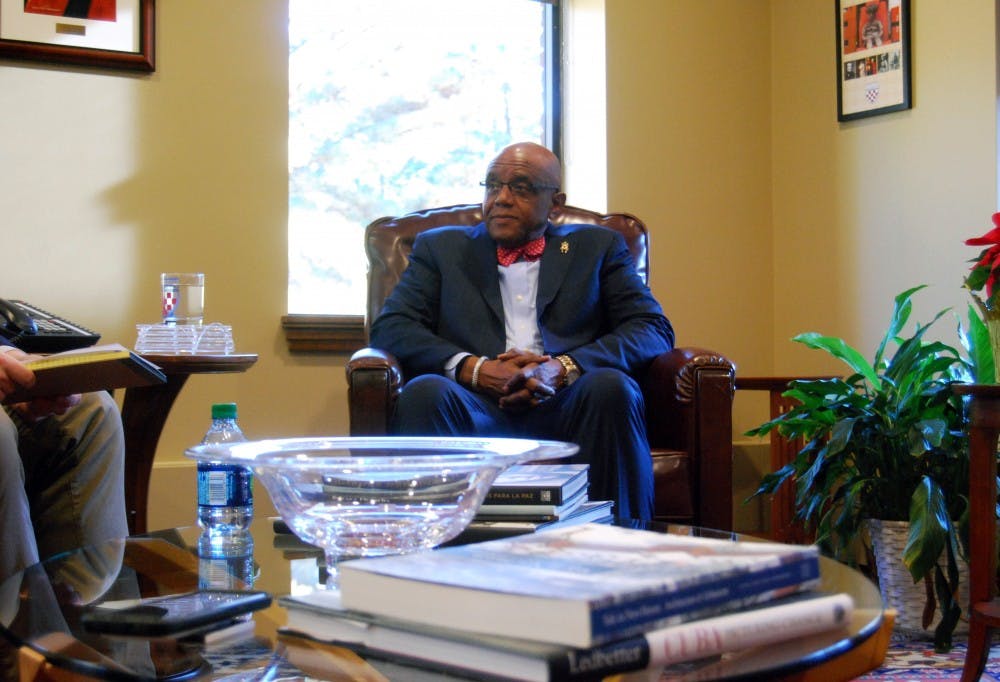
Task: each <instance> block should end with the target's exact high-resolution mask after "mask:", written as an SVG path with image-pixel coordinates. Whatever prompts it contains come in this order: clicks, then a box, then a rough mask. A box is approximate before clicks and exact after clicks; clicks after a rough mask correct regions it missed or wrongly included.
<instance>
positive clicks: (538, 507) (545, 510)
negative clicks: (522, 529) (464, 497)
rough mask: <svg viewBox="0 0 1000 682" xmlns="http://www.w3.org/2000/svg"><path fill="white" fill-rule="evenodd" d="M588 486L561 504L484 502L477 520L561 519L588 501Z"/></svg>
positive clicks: (477, 514)
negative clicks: (516, 518)
mask: <svg viewBox="0 0 1000 682" xmlns="http://www.w3.org/2000/svg"><path fill="white" fill-rule="evenodd" d="M587 499H588V498H587V488H586V486H584V487H583V488H580V489H579V490H577V491H576V492H575V493H573V495H572V497H569V498H566V499H564V500H563V501H562V502H561V503H560V504H555V503H553V502H550V503H538V504H525V503H519V504H485V503H483V504H482V505H481V506H480V507H479V510H478V511H477V512H476V519H477V520H480V521H482V520H491V519H492V520H497V519H501V520H502V519H508V518H511V517H518V518H522V519H530V520H533V521H552V520H554V519H560V518H562V517H564V516H566V515H567V514H570V513H572V512H573V511H575V510H576V509H577V508H578V507H579V506H580V505H581V504H583V503H584V502H586V501H587Z"/></svg>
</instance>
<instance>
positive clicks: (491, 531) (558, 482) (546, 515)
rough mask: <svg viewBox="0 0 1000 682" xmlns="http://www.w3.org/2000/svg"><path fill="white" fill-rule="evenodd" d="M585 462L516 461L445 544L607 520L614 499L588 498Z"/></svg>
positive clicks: (610, 516)
mask: <svg viewBox="0 0 1000 682" xmlns="http://www.w3.org/2000/svg"><path fill="white" fill-rule="evenodd" d="M588 474H589V466H588V465H587V464H518V465H515V466H512V467H510V468H509V469H506V470H504V471H503V472H502V473H501V474H500V475H499V476H497V478H496V480H495V481H494V482H493V485H492V486H490V490H489V492H488V493H487V494H486V499H485V500H483V504H482V506H480V508H479V511H478V512H477V513H476V517H475V518H474V519H473V520H472V523H470V524H469V525H468V527H466V529H465V530H464V531H463V532H462V533H461V534H460V535H459V536H458V537H457V538H455V539H454V540H453V541H452V542H451V543H450V544H466V543H469V542H482V541H484V540H494V539H497V538H503V537H510V536H512V535H523V534H525V533H534V532H536V531H539V530H550V529H552V528H557V527H564V526H571V525H579V524H582V523H611V521H612V520H613V518H614V517H613V516H612V514H613V512H614V503H613V502H612V501H610V500H591V499H589V493H588V491H589V487H590V478H589V475H588Z"/></svg>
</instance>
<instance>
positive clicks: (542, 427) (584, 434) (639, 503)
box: [391, 368, 653, 519]
mask: <svg viewBox="0 0 1000 682" xmlns="http://www.w3.org/2000/svg"><path fill="white" fill-rule="evenodd" d="M644 414H645V406H644V402H643V399H642V392H641V391H640V389H639V386H638V384H637V383H636V382H635V381H634V380H633V379H632V378H631V377H629V376H628V375H626V374H624V373H623V372H620V371H618V370H615V369H607V368H601V369H596V370H590V371H588V372H585V373H584V374H582V375H581V376H580V378H579V379H577V380H576V381H575V382H573V384H572V385H570V386H569V387H567V388H564V389H561V390H559V391H557V392H556V394H555V395H554V396H553V397H551V398H549V399H548V400H546V401H545V402H543V403H541V404H539V405H538V406H536V407H533V408H530V409H528V410H525V411H524V412H507V411H504V410H501V409H500V407H499V406H498V405H497V404H496V402H495V401H494V400H493V399H492V398H490V397H488V396H485V395H482V394H479V393H475V392H473V391H470V390H468V389H466V388H465V387H463V386H461V385H460V384H458V383H457V382H455V381H452V380H451V379H448V378H446V377H444V376H441V375H437V374H425V375H422V376H419V377H416V378H414V379H412V380H410V381H409V382H407V383H406V385H405V386H404V387H403V390H402V392H401V394H400V396H399V399H398V400H397V402H396V410H395V412H394V414H393V417H392V427H391V428H392V432H393V433H394V434H397V435H410V436H435V435H437V436H478V437H490V436H494V437H515V438H532V439H536V440H560V441H567V442H571V443H576V444H577V445H578V446H579V447H580V451H579V452H578V453H577V454H576V455H575V456H573V457H572V458H570V459H569V460H568V461H571V462H574V463H585V464H589V465H590V494H589V497H590V499H592V500H613V501H614V503H615V512H614V513H615V515H616V516H618V517H620V518H632V519H650V518H652V516H653V468H652V460H651V459H650V456H649V441H648V440H647V438H646V424H645V418H644Z"/></svg>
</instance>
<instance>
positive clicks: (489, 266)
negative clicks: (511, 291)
mask: <svg viewBox="0 0 1000 682" xmlns="http://www.w3.org/2000/svg"><path fill="white" fill-rule="evenodd" d="M472 258H473V261H474V267H475V272H474V273H472V276H471V278H472V280H473V281H475V282H476V283H477V284H478V285H479V292H480V293H481V295H482V297H483V300H485V301H486V304H487V305H488V306H489V307H490V310H492V311H493V314H494V315H495V316H496V318H497V319H498V320H500V322H501V323H502V322H503V319H504V317H503V299H501V298H500V277H499V275H497V249H496V244H495V243H494V242H493V240H492V239H491V238H490V235H489V232H487V231H486V225H485V224H483V223H481V224H480V225H479V229H478V231H477V233H476V235H475V238H474V239H473V244H472Z"/></svg>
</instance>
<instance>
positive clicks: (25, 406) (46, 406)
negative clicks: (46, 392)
mask: <svg viewBox="0 0 1000 682" xmlns="http://www.w3.org/2000/svg"><path fill="white" fill-rule="evenodd" d="M80 400H82V396H81V395H80V394H79V393H74V394H73V395H60V396H54V397H51V398H35V399H34V400H32V401H30V402H26V403H15V404H14V409H15V410H17V411H18V413H19V414H20V415H21V418H22V419H24V420H25V421H26V422H36V421H38V420H40V419H45V418H46V417H48V416H51V415H53V414H65V413H66V411H67V410H69V408H71V407H73V406H74V405H78V404H80Z"/></svg>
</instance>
